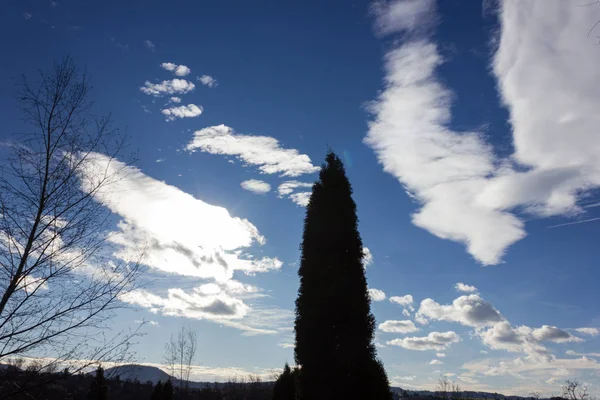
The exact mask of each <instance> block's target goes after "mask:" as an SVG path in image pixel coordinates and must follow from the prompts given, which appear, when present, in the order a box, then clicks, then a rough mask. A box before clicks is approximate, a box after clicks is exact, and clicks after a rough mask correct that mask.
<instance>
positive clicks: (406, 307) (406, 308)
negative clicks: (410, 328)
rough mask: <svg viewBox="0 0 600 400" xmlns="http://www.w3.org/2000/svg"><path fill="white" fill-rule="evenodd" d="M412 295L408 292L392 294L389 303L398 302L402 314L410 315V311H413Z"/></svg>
mask: <svg viewBox="0 0 600 400" xmlns="http://www.w3.org/2000/svg"><path fill="white" fill-rule="evenodd" d="M413 302H414V300H413V297H412V295H410V294H407V295H404V296H392V297H390V303H394V304H398V305H399V306H402V315H404V316H405V317H410V315H411V313H412V312H414V311H415V308H414V307H413Z"/></svg>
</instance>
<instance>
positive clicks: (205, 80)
mask: <svg viewBox="0 0 600 400" xmlns="http://www.w3.org/2000/svg"><path fill="white" fill-rule="evenodd" d="M197 79H198V80H199V81H200V83H202V84H203V85H204V86H208V87H209V88H213V87H216V86H218V84H219V83H218V82H217V80H216V79H215V78H213V77H212V76H210V75H202V76H199V77H198V78H197Z"/></svg>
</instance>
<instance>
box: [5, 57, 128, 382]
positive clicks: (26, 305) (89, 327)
mask: <svg viewBox="0 0 600 400" xmlns="http://www.w3.org/2000/svg"><path fill="white" fill-rule="evenodd" d="M89 91H90V86H89V81H88V78H87V76H86V74H85V72H83V73H82V72H80V71H79V70H78V69H77V68H76V67H75V65H74V63H73V61H72V60H71V59H70V58H65V59H64V60H63V61H62V62H61V63H59V64H56V65H55V66H54V69H53V70H52V71H51V73H50V74H43V73H41V74H40V80H39V82H38V83H37V84H35V85H33V86H32V85H30V84H29V82H28V81H27V79H25V78H24V79H23V83H22V85H21V91H20V94H19V100H20V107H21V111H22V112H23V115H24V121H25V123H26V124H27V126H28V128H27V129H29V131H28V132H26V133H20V134H18V135H16V138H15V140H14V141H13V142H12V143H10V144H9V147H10V148H11V150H12V154H11V156H10V157H9V158H8V160H7V162H6V163H5V164H4V165H2V166H1V167H0V361H4V360H7V359H8V358H9V357H16V356H20V357H25V358H27V357H35V358H36V359H37V360H38V363H41V364H43V365H45V368H49V367H50V366H51V365H53V364H54V365H55V366H58V365H60V366H61V368H69V369H70V370H71V371H72V372H74V373H76V372H77V371H81V370H83V369H86V368H87V367H89V366H90V365H95V364H97V363H98V361H99V360H104V361H113V360H114V361H116V360H118V359H121V357H123V356H124V355H126V354H129V353H128V345H129V344H130V340H131V338H132V336H134V335H135V334H136V332H137V331H134V332H120V333H109V332H108V330H109V327H108V326H107V325H106V322H107V320H108V318H110V317H111V315H112V312H113V311H114V310H115V309H116V308H118V307H122V303H121V302H119V301H118V299H119V297H120V296H121V295H123V294H124V293H126V292H127V291H128V290H130V289H131V288H132V283H133V282H134V280H135V278H136V276H137V273H138V267H137V264H134V265H131V264H125V263H116V262H114V261H113V260H112V259H111V257H110V255H109V253H108V251H105V250H106V247H105V245H106V244H108V242H107V237H108V236H107V228H108V225H107V224H108V223H109V222H110V220H109V219H108V217H109V215H110V212H109V211H108V210H107V209H106V208H104V207H103V206H102V205H101V204H100V203H99V202H98V201H96V200H97V197H98V196H99V195H100V194H101V193H106V189H107V187H108V186H109V185H110V184H111V183H113V182H114V181H115V179H118V178H119V174H120V173H121V171H118V172H117V173H113V172H109V171H112V170H111V169H109V168H106V169H100V171H99V169H98V168H97V167H95V168H92V167H93V166H94V165H95V164H94V162H95V160H96V159H97V158H98V157H99V155H100V154H101V155H102V158H103V159H104V160H108V162H109V164H110V162H112V161H113V160H115V159H116V157H117V156H118V155H119V154H120V153H121V152H122V150H123V145H124V139H125V138H124V135H121V134H119V132H118V131H116V130H114V129H112V128H111V120H110V116H105V117H100V118H93V115H92V112H91V103H90V101H89Z"/></svg>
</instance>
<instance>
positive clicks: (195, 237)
mask: <svg viewBox="0 0 600 400" xmlns="http://www.w3.org/2000/svg"><path fill="white" fill-rule="evenodd" d="M93 161H94V162H93V163H92V164H91V165H90V174H91V175H94V174H100V173H103V171H105V170H106V171H108V173H110V174H117V175H118V176H120V177H121V179H117V180H116V181H115V182H114V183H113V184H112V185H111V186H110V190H105V191H100V192H97V193H96V199H97V200H98V201H100V202H101V203H102V204H103V205H105V206H106V207H108V208H109V209H110V210H111V211H112V212H114V213H115V214H117V215H119V216H120V217H121V218H122V219H121V221H120V222H119V223H118V231H117V232H114V233H113V234H112V235H111V236H110V240H111V241H112V242H113V243H114V244H115V245H116V246H117V250H116V252H115V256H116V257H118V258H121V259H124V260H131V259H132V257H133V258H134V259H135V256H136V255H137V254H139V252H140V251H141V250H143V253H144V258H143V263H144V264H146V265H148V266H149V267H151V268H154V269H157V270H160V271H164V272H169V273H173V274H178V275H185V276H194V277H199V278H211V279H215V280H217V281H219V282H225V281H228V280H230V279H231V278H232V276H233V273H234V271H236V270H238V271H243V272H244V273H247V274H253V273H256V272H265V271H269V270H274V269H279V268H280V267H281V261H279V260H278V259H276V258H268V257H263V258H249V257H247V256H246V255H245V251H246V250H247V249H248V248H249V247H251V246H252V245H253V244H264V243H265V238H264V237H263V236H262V235H260V233H259V231H258V229H257V228H256V227H255V226H254V225H253V224H252V223H251V222H250V221H248V220H246V219H243V218H239V217H234V216H232V215H231V214H230V213H229V212H228V211H227V210H226V209H225V208H223V207H218V206H214V205H211V204H208V203H206V202H204V201H202V200H200V199H197V198H195V197H193V196H192V195H190V194H188V193H185V192H183V191H181V190H179V189H178V188H176V187H174V186H171V185H168V184H166V183H164V182H161V181H158V180H155V179H153V178H151V177H149V176H147V175H146V174H144V173H143V172H142V171H140V170H139V169H137V168H134V167H129V166H126V165H125V164H123V163H121V162H119V161H116V160H113V161H110V160H109V159H108V158H107V157H105V156H103V155H100V154H97V155H95V156H94V157H93ZM84 184H85V182H84Z"/></svg>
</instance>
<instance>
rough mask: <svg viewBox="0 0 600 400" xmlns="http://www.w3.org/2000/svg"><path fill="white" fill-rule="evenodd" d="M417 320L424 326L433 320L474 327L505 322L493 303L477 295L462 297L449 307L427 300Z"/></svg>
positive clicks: (424, 301) (421, 307)
mask: <svg viewBox="0 0 600 400" xmlns="http://www.w3.org/2000/svg"><path fill="white" fill-rule="evenodd" d="M416 319H417V321H418V322H420V323H422V324H426V323H427V322H428V321H429V320H433V321H449V322H458V323H460V324H462V325H465V326H472V327H483V326H490V325H493V324H495V323H496V322H499V321H503V320H504V318H503V317H502V315H501V314H500V312H499V311H498V310H496V309H495V308H494V306H493V305H492V304H491V303H488V302H487V301H485V300H484V299H482V298H481V297H479V295H476V294H471V295H467V296H461V297H459V298H457V299H454V301H453V302H452V304H448V305H441V304H439V303H437V302H435V301H434V300H433V299H425V300H423V301H422V302H421V305H420V307H419V310H418V311H417V314H416Z"/></svg>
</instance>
